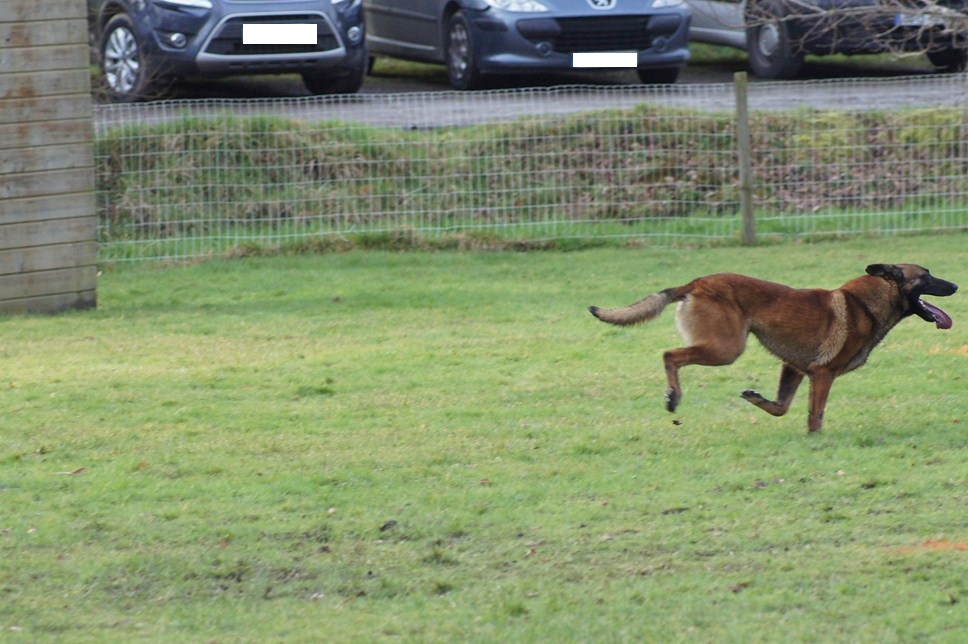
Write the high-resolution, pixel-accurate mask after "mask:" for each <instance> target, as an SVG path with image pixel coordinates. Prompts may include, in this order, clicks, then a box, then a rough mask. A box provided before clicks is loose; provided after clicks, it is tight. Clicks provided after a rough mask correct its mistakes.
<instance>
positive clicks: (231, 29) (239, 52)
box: [205, 14, 340, 56]
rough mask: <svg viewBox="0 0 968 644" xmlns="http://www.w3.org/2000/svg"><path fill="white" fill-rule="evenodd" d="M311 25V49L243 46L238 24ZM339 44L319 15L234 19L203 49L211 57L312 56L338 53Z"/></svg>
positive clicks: (306, 47)
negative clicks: (314, 33) (312, 38)
mask: <svg viewBox="0 0 968 644" xmlns="http://www.w3.org/2000/svg"><path fill="white" fill-rule="evenodd" d="M243 23H246V24H250V25H251V24H307V23H311V24H315V25H316V44H315V45H243V44H242V24H243ZM339 47H340V42H339V38H338V37H337V36H336V33H335V32H334V31H333V29H332V27H330V25H329V23H328V22H327V21H326V20H325V19H324V18H323V17H322V16H320V15H314V14H306V15H291V14H287V15H282V16H235V17H232V18H229V19H228V20H226V21H225V22H223V23H222V24H221V25H219V27H218V29H216V31H215V33H214V34H213V36H212V37H211V38H210V39H209V41H208V45H207V46H206V47H205V53H207V54H212V55H215V56H266V55H273V54H314V53H320V52H325V51H331V50H333V49H339Z"/></svg>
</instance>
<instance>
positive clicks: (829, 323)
mask: <svg viewBox="0 0 968 644" xmlns="http://www.w3.org/2000/svg"><path fill="white" fill-rule="evenodd" d="M956 290H958V286H957V285H956V284H953V283H951V282H946V281H945V280H942V279H938V278H936V277H932V276H931V274H930V273H929V272H928V271H927V269H925V268H922V267H921V266H915V265H913V264H897V265H893V264H872V265H870V266H868V267H867V275H862V276H861V277H858V278H857V279H853V280H851V281H849V282H847V283H846V284H844V285H843V286H841V287H840V288H839V289H836V290H833V291H827V290H823V289H795V288H791V287H789V286H784V285H783V284H775V283H773V282H766V281H763V280H759V279H755V278H753V277H746V276H744V275H735V274H732V273H720V274H716V275H708V276H706V277H700V278H698V279H695V280H693V281H692V282H689V283H688V284H686V285H685V286H677V287H675V288H669V289H666V290H664V291H660V292H659V293H656V294H655V295H650V296H649V297H647V298H645V299H643V300H640V301H638V302H636V303H635V304H632V305H631V306H627V307H624V308H618V309H600V308H598V307H597V306H592V307H589V310H590V311H591V312H592V315H594V316H595V317H597V318H598V319H599V320H602V321H603V322H608V323H610V324H617V325H619V326H628V325H632V324H638V323H640V322H647V321H649V320H651V319H653V318H655V317H657V316H658V315H659V313H661V312H662V310H663V309H664V308H665V307H666V306H668V305H669V304H671V303H672V302H678V303H679V306H678V309H677V311H676V322H677V324H678V327H679V332H680V333H681V334H682V336H683V338H684V339H685V341H686V344H687V345H688V346H686V347H683V348H681V349H673V350H671V351H666V352H665V354H664V355H663V360H664V361H665V370H666V375H667V377H668V379H669V389H668V391H667V393H666V408H667V409H668V410H669V411H675V409H676V406H677V405H678V404H679V401H680V399H681V398H682V389H681V388H680V387H679V369H680V368H681V367H684V366H685V365H690V364H698V365H707V366H719V365H727V364H732V363H733V362H734V361H735V360H736V358H738V357H739V356H740V354H741V353H743V349H745V348H746V338H747V336H748V335H749V334H750V333H752V334H753V335H755V336H756V337H757V339H759V341H760V342H761V343H762V344H763V346H764V347H766V348H767V350H769V351H770V352H771V353H772V354H773V355H775V356H776V357H778V358H779V359H780V360H782V361H783V370H782V371H781V372H780V386H779V390H778V392H777V396H776V401H772V400H767V399H766V398H764V397H763V396H761V395H760V394H758V393H756V392H755V391H749V390H747V391H744V392H743V394H742V396H743V398H744V399H746V400H748V401H749V402H751V403H753V404H754V405H756V406H757V407H759V408H760V409H763V410H765V411H767V412H769V413H770V414H772V415H774V416H782V415H783V414H785V413H786V412H787V409H789V408H790V403H791V402H792V400H793V395H794V394H795V393H796V391H797V387H799V386H800V382H801V381H802V380H803V377H804V376H807V377H808V378H809V379H810V411H809V417H808V420H807V427H808V429H809V431H811V432H815V431H818V430H819V429H820V427H821V425H822V424H823V413H824V408H825V407H826V405H827V395H828V394H829V393H830V385H831V384H833V381H834V378H836V377H837V376H840V375H842V374H845V373H847V372H848V371H853V370H854V369H856V368H857V367H859V366H861V365H862V364H864V363H865V362H866V361H867V356H868V355H870V352H871V351H872V350H873V349H874V347H875V346H877V343H878V342H880V341H881V340H882V339H883V338H884V336H885V335H887V332H888V331H890V330H891V329H892V328H894V325H896V324H897V323H898V322H900V321H901V320H903V319H904V318H906V317H908V316H909V315H912V314H916V315H918V316H919V317H921V318H922V319H924V320H927V321H928V322H934V323H935V325H936V326H937V327H938V328H939V329H950V328H951V318H950V317H949V316H948V314H947V313H945V312H944V311H942V310H941V309H939V308H938V307H936V306H934V305H932V304H928V303H927V302H925V301H924V300H922V299H921V296H922V295H938V296H947V295H952V294H953V293H954V292H955V291H956Z"/></svg>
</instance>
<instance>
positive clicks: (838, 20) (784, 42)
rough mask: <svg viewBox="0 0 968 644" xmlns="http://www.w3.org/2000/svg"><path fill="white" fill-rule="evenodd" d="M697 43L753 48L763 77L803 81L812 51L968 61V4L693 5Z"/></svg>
mask: <svg viewBox="0 0 968 644" xmlns="http://www.w3.org/2000/svg"><path fill="white" fill-rule="evenodd" d="M687 1H688V3H689V6H690V8H691V9H692V26H691V28H690V38H691V39H692V40H693V41H696V42H704V43H713V44H718V45H729V46H731V47H738V48H741V49H745V50H747V51H748V55H749V64H750V69H751V70H752V71H753V73H754V74H756V75H757V76H761V77H763V78H795V77H796V76H798V75H799V73H800V71H801V68H802V67H803V59H804V56H805V55H806V54H877V53H882V52H924V53H925V54H927V57H928V59H929V60H930V61H931V62H932V63H933V64H934V65H935V66H936V67H938V68H939V69H940V70H943V71H950V72H956V71H963V70H964V69H965V66H966V63H968V30H966V27H968V22H966V21H968V15H966V13H965V12H966V10H968V0H926V1H925V2H924V3H919V2H917V0H910V1H907V0H687Z"/></svg>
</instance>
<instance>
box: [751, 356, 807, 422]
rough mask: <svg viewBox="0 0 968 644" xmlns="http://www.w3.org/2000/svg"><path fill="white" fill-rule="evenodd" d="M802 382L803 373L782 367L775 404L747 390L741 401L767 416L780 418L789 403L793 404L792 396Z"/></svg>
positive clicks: (788, 407)
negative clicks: (754, 406)
mask: <svg viewBox="0 0 968 644" xmlns="http://www.w3.org/2000/svg"><path fill="white" fill-rule="evenodd" d="M802 381H803V372H801V371H798V370H797V369H794V368H793V367H791V366H790V365H788V364H784V365H783V370H782V371H781V372H780V385H779V387H778V388H777V392H776V402H774V401H772V400H767V399H766V398H764V397H763V396H761V395H760V394H759V393H757V392H755V391H752V390H750V389H747V390H746V391H744V392H743V393H742V394H741V395H742V396H743V400H747V401H749V402H751V403H753V404H754V405H756V406H757V407H759V408H760V409H762V410H763V411H765V412H766V413H768V414H772V415H773V416H782V415H783V414H785V413H787V410H788V409H790V403H792V402H793V396H794V394H796V393H797V388H798V387H799V386H800V383H801V382H802Z"/></svg>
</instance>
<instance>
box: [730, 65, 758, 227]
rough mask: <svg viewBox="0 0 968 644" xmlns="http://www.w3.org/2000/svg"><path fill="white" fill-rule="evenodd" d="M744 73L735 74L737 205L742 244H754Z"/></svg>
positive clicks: (750, 150) (750, 161)
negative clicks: (741, 218) (740, 217)
mask: <svg viewBox="0 0 968 644" xmlns="http://www.w3.org/2000/svg"><path fill="white" fill-rule="evenodd" d="M747 83H748V80H747V77H746V72H736V74H735V75H734V76H733V87H734V88H735V91H736V148H737V153H738V155H739V203H740V210H741V212H742V214H743V243H744V244H746V245H747V246H753V245H755V244H756V219H755V216H754V214H753V170H752V168H753V163H752V159H751V157H752V147H751V144H750V113H749V104H748V102H747Z"/></svg>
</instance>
